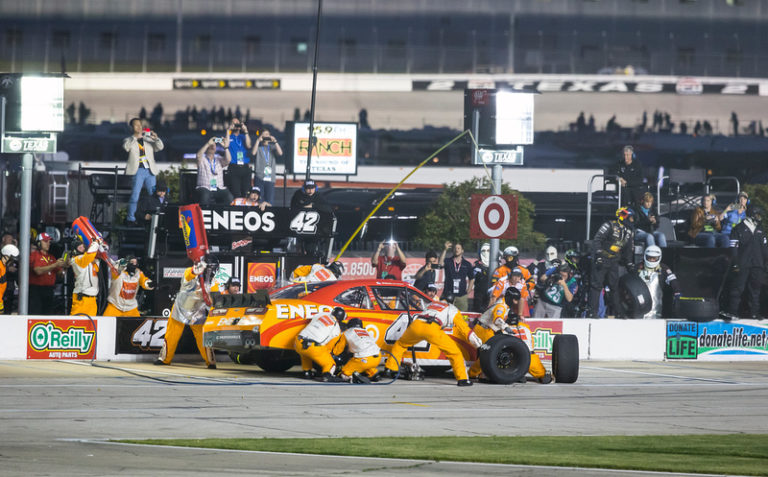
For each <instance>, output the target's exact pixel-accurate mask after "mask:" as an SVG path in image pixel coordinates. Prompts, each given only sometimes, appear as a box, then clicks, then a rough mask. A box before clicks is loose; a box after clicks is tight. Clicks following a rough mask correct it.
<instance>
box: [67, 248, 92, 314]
mask: <svg viewBox="0 0 768 477" xmlns="http://www.w3.org/2000/svg"><path fill="white" fill-rule="evenodd" d="M98 251H99V243H98V242H96V241H95V240H94V241H92V242H91V245H90V246H89V247H88V250H86V252H85V253H84V254H82V255H77V256H75V257H72V258H70V259H69V264H70V266H71V267H72V272H73V273H74V274H75V287H74V289H73V290H72V309H71V311H70V312H69V314H70V315H77V314H79V313H84V314H86V315H88V316H96V314H97V313H98V308H99V305H98V303H96V297H97V296H98V294H99V261H98V260H97V259H96V253H97V252H98Z"/></svg>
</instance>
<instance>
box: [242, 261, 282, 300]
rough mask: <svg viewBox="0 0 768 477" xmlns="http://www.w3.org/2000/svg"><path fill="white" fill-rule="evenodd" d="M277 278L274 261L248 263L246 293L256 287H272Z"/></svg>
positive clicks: (256, 288) (253, 290) (254, 289)
mask: <svg viewBox="0 0 768 477" xmlns="http://www.w3.org/2000/svg"><path fill="white" fill-rule="evenodd" d="M275 280H277V264H276V263H249V264H248V293H253V292H255V291H256V290H258V289H262V288H263V289H267V288H272V287H273V286H274V285H275Z"/></svg>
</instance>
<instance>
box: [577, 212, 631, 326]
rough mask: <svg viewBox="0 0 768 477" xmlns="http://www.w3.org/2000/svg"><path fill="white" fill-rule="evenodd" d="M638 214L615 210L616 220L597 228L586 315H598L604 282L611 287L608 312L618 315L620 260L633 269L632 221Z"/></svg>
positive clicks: (591, 316)
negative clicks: (609, 309)
mask: <svg viewBox="0 0 768 477" xmlns="http://www.w3.org/2000/svg"><path fill="white" fill-rule="evenodd" d="M634 220H635V213H634V212H633V211H632V209H628V208H626V207H622V208H621V209H619V210H617V211H616V220H611V221H610V222H605V223H604V224H603V225H601V226H600V228H599V229H598V230H597V233H596V234H595V239H594V241H593V242H594V243H593V247H594V248H593V255H592V268H591V272H590V274H589V275H590V282H589V305H588V308H589V309H588V310H587V318H593V317H597V313H598V308H599V305H600V293H601V292H602V290H603V287H604V286H605V285H608V287H610V294H609V295H608V299H607V300H606V302H608V303H609V304H610V305H611V311H609V313H612V314H614V315H615V314H618V313H619V312H620V310H621V307H620V306H619V261H621V262H622V263H623V264H624V266H625V267H627V269H628V270H631V269H633V268H634V265H633V263H632V251H633V250H632V249H633V238H634V233H633V230H632V224H633V223H634Z"/></svg>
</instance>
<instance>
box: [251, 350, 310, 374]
mask: <svg viewBox="0 0 768 477" xmlns="http://www.w3.org/2000/svg"><path fill="white" fill-rule="evenodd" d="M251 356H253V360H254V362H255V363H256V364H257V365H258V366H259V367H260V368H261V369H263V370H264V371H266V372H268V373H283V372H285V371H288V370H289V369H291V368H292V367H294V366H296V365H297V364H299V363H300V362H301V360H300V359H299V355H298V354H296V352H295V351H293V350H290V349H263V350H259V351H254V352H253V353H252V354H251Z"/></svg>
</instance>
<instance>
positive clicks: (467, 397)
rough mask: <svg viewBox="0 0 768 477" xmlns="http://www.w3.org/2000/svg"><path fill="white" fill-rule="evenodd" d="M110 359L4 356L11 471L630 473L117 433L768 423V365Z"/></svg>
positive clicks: (589, 430)
mask: <svg viewBox="0 0 768 477" xmlns="http://www.w3.org/2000/svg"><path fill="white" fill-rule="evenodd" d="M98 364H99V365H104V366H109V367H110V368H102V367H94V366H90V365H89V364H88V363H75V362H32V361H5V362H0V396H1V398H0V402H2V406H1V407H0V466H1V467H0V468H2V470H0V474H2V475H4V476H22V475H33V474H34V475H179V474H186V475H203V474H205V475H221V474H241V473H242V474H245V473H248V474H257V475H334V474H352V475H354V474H358V473H360V472H362V471H363V470H366V475H373V476H378V475H405V474H410V475H441V476H444V475H455V476H459V475H467V474H468V473H470V472H471V473H475V474H482V475H534V476H545V475H553V474H554V473H555V472H556V473H557V474H558V475H567V476H597V475H619V473H617V472H616V471H610V472H609V471H602V470H593V469H557V470H555V469H552V468H546V467H542V468H536V467H528V466H501V465H481V464H458V463H448V462H440V463H438V462H425V461H403V460H391V459H362V458H344V457H318V456H300V455H294V456H286V455H283V454H272V453H246V452H225V451H214V450H200V449H177V448H152V447H145V446H128V445H122V444H112V443H106V442H104V440H108V439H121V438H139V439H141V438H175V437H178V438H182V437H189V438H195V437H340V436H360V437H364V436H393V435H394V436H398V435H407V436H422V435H423V436H427V435H463V436H474V435H478V436H488V435H613V434H627V435H632V434H698V433H737V432H744V433H766V432H768V419H767V418H768V407H767V406H765V394H766V389H768V367H767V366H766V365H765V363H764V362H739V363H720V362H716V363H715V362H666V363H646V362H621V363H616V362H583V363H582V367H581V375H580V378H579V381H578V382H577V383H576V384H572V385H566V384H551V385H546V386H545V385H539V384H537V383H533V382H528V383H526V384H516V385H511V386H496V385H483V384H476V385H475V386H473V387H471V388H458V387H456V386H455V384H454V381H453V379H451V377H450V376H445V377H443V376H439V377H430V378H428V379H427V380H426V381H422V382H408V381H398V382H396V383H394V384H391V385H388V386H380V385H375V386H363V385H347V384H342V385H322V384H311V383H309V382H307V381H303V380H300V379H298V378H297V377H296V376H295V375H296V373H295V372H294V373H290V372H289V373H288V374H286V375H268V374H265V373H263V372H261V371H260V370H258V368H256V367H243V366H238V365H235V364H233V363H223V364H220V365H219V369H218V370H215V371H214V370H207V369H203V367H202V365H199V364H195V363H181V364H178V365H174V366H170V367H156V366H152V365H151V364H149V363H98ZM118 368H119V369H118ZM521 442H522V441H521ZM542 465H546V462H542ZM626 475H660V474H646V473H638V472H632V473H627V474H626ZM664 475H668V474H664ZM670 475H671V474H670ZM674 475H679V474H674Z"/></svg>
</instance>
